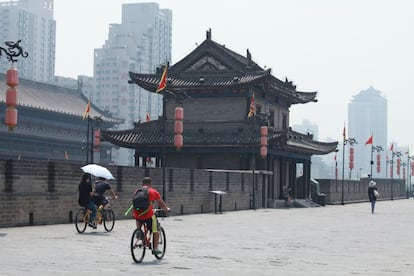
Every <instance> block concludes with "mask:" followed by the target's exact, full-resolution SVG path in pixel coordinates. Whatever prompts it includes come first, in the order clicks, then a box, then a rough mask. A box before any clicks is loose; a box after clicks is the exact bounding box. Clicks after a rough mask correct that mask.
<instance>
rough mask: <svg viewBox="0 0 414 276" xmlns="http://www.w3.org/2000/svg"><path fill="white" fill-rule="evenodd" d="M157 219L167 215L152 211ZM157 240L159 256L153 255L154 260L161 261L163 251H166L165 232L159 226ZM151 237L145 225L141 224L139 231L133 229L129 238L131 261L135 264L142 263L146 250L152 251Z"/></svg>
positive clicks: (152, 242) (160, 211) (162, 212)
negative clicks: (159, 250)
mask: <svg viewBox="0 0 414 276" xmlns="http://www.w3.org/2000/svg"><path fill="white" fill-rule="evenodd" d="M154 211H155V214H156V216H157V217H166V216H167V214H166V213H165V212H164V210H160V209H156V210H154ZM158 232H159V233H160V235H159V240H158V248H159V249H161V253H160V254H154V256H155V258H157V259H158V260H161V259H162V258H163V257H164V255H165V250H166V249H167V238H166V235H165V230H164V228H163V227H162V226H161V224H159V230H158ZM153 238H154V237H153V235H152V233H151V231H150V229H148V225H147V224H146V223H143V224H142V225H141V229H135V230H134V232H132V237H131V255H132V259H133V260H134V262H136V263H140V262H142V260H143V259H144V257H145V251H146V249H149V250H151V251H152V250H153V244H154V241H153Z"/></svg>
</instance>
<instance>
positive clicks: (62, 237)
mask: <svg viewBox="0 0 414 276" xmlns="http://www.w3.org/2000/svg"><path fill="white" fill-rule="evenodd" d="M413 207H414V200H412V199H410V200H407V199H404V200H395V201H379V202H377V213H376V214H373V215H372V214H371V213H370V205H369V203H358V204H349V205H345V206H341V205H335V206H326V207H324V208H292V209H258V210H256V211H254V210H247V211H238V212H225V213H223V214H217V215H215V214H202V215H185V216H174V217H168V218H165V219H161V224H162V225H163V226H164V228H165V229H166V233H167V252H166V256H165V258H164V259H163V260H161V261H157V260H156V259H155V258H154V257H153V256H152V255H151V254H148V252H147V254H146V256H145V258H144V261H143V263H141V264H135V263H134V262H133V260H132V258H131V255H130V249H129V244H130V236H131V234H132V231H133V229H134V223H135V222H134V221H133V220H130V219H128V220H121V221H117V222H116V224H115V228H114V230H113V231H112V232H110V233H106V232H105V230H104V229H103V227H102V226H99V227H98V229H97V230H92V229H91V228H88V229H87V230H86V232H85V233H84V234H78V233H77V232H76V229H75V226H74V225H73V224H61V225H48V226H28V227H15V228H0V275H29V274H30V275H79V274H83V275H138V274H141V275H144V274H145V275H232V276H235V275H414V256H413V252H414V242H413V237H412V236H413V234H414V229H413V228H414V223H413V217H414V216H413Z"/></svg>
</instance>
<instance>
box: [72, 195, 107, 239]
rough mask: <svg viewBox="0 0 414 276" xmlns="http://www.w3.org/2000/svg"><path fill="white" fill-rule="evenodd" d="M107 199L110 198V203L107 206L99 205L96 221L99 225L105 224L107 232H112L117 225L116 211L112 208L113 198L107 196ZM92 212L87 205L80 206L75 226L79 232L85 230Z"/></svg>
mask: <svg viewBox="0 0 414 276" xmlns="http://www.w3.org/2000/svg"><path fill="white" fill-rule="evenodd" d="M106 199H107V200H108V204H107V205H106V206H105V208H104V207H103V205H101V206H99V208H98V210H97V212H96V218H95V222H96V224H97V225H99V224H103V226H104V228H105V230H106V231H107V232H111V231H112V229H114V226H115V213H114V211H113V210H112V208H111V199H112V198H111V197H106ZM91 213H92V211H91V210H90V209H88V208H85V207H82V208H80V209H79V210H78V212H77V213H76V218H75V227H76V230H77V231H78V232H79V234H81V233H83V232H85V230H86V227H87V226H88V223H89V218H90V216H91Z"/></svg>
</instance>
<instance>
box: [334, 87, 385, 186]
mask: <svg viewBox="0 0 414 276" xmlns="http://www.w3.org/2000/svg"><path fill="white" fill-rule="evenodd" d="M371 135H373V144H372V146H374V151H373V152H372V151H371V148H372V147H371V145H370V144H368V145H365V143H366V142H367V141H368V139H369V138H370V137H371ZM348 137H352V138H355V139H356V140H357V144H355V145H353V148H354V168H353V170H352V171H351V173H349V148H350V145H347V146H346V150H345V169H346V171H347V172H348V173H347V174H345V178H346V179H347V178H348V175H351V178H353V179H354V178H357V177H358V176H359V177H361V176H367V175H369V174H371V154H372V160H373V165H372V176H373V178H376V177H385V176H386V155H387V153H388V154H389V151H388V149H387V145H388V143H387V99H385V97H383V96H382V95H381V92H380V91H378V90H375V89H374V88H373V87H372V86H371V87H369V88H368V89H367V90H363V91H361V92H360V93H359V94H357V95H355V96H354V97H353V99H352V101H351V102H350V103H349V104H348V130H347V138H348ZM379 146H380V147H382V149H383V151H377V150H375V148H377V147H379ZM341 150H342V149H341ZM377 155H380V166H379V172H378V170H377V158H378V157H377ZM389 157H390V156H389Z"/></svg>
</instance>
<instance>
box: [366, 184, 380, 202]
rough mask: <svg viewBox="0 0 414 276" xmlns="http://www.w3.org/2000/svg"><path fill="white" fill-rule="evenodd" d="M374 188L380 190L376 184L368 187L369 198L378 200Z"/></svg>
mask: <svg viewBox="0 0 414 276" xmlns="http://www.w3.org/2000/svg"><path fill="white" fill-rule="evenodd" d="M374 190H377V191H378V189H377V187H375V186H374V187H368V198H369V201H373V200H377V198H376V197H375V195H374Z"/></svg>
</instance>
